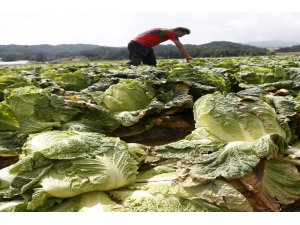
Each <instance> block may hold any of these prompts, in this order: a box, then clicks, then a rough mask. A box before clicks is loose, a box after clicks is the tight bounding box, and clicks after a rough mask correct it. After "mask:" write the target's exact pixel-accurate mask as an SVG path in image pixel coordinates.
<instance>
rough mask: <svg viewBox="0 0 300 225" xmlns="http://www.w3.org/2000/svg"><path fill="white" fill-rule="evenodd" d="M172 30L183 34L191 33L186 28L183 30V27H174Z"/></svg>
mask: <svg viewBox="0 0 300 225" xmlns="http://www.w3.org/2000/svg"><path fill="white" fill-rule="evenodd" d="M173 30H174V31H182V32H184V33H186V34H190V33H191V31H190V30H189V29H188V28H185V27H176V28H174V29H173Z"/></svg>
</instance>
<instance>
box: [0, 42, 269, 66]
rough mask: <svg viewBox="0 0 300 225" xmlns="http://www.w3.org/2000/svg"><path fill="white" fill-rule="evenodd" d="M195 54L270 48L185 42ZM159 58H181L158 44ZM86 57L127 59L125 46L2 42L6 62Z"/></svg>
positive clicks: (219, 54) (262, 51) (172, 49)
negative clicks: (8, 43)
mask: <svg viewBox="0 0 300 225" xmlns="http://www.w3.org/2000/svg"><path fill="white" fill-rule="evenodd" d="M185 46H186V48H187V50H188V51H189V53H190V54H191V56H193V57H222V56H243V55H266V54H267V53H268V50H267V49H263V48H258V47H254V46H250V45H243V44H238V43H233V42H226V41H214V42H211V43H208V44H203V45H189V44H187V45H185ZM154 51H155V53H156V55H157V57H160V58H181V57H182V55H181V53H180V52H179V51H178V49H177V48H176V46H174V45H159V46H156V47H155V48H154ZM77 56H84V57H87V58H88V59H90V60H99V59H102V60H105V59H106V60H121V59H128V50H127V48H126V47H107V46H98V45H88V44H64V45H31V46H30V45H0V58H2V60H3V61H14V60H35V61H40V62H43V61H50V60H55V59H59V58H73V57H77Z"/></svg>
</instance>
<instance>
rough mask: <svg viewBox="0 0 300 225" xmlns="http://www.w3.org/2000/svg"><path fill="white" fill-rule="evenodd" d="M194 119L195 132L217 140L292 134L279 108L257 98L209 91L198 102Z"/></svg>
mask: <svg viewBox="0 0 300 225" xmlns="http://www.w3.org/2000/svg"><path fill="white" fill-rule="evenodd" d="M194 119H195V121H196V128H197V130H196V131H195V132H196V133H197V132H199V133H201V134H202V135H203V136H205V137H207V138H210V139H214V140H220V141H226V142H230V141H254V140H256V139H258V138H260V137H262V136H264V135H267V134H272V133H275V134H278V135H280V136H282V137H283V138H288V137H287V134H286V131H285V130H284V129H283V128H282V127H281V126H280V124H279V122H278V120H277V117H276V112H275V110H274V109H273V108H272V107H271V106H270V105H268V104H267V103H265V102H263V101H262V100H259V99H257V98H250V97H248V98H246V97H244V98H241V97H238V96H237V95H235V94H232V93H229V94H228V95H226V96H224V95H222V94H220V93H215V94H208V95H205V96H203V97H201V98H200V99H198V100H197V101H196V102H195V105H194ZM287 141H288V140H287Z"/></svg>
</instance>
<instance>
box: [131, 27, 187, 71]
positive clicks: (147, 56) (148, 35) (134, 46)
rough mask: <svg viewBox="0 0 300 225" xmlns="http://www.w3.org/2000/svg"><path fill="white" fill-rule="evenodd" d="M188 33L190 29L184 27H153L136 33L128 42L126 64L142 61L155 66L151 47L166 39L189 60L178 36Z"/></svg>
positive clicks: (135, 64)
mask: <svg viewBox="0 0 300 225" xmlns="http://www.w3.org/2000/svg"><path fill="white" fill-rule="evenodd" d="M190 33H191V32H190V30H189V29H187V28H185V27H176V28H174V29H164V28H154V29H151V30H148V31H146V32H144V33H142V34H140V35H138V36H137V37H136V38H134V39H132V40H131V41H130V42H129V44H128V50H129V60H130V61H129V62H128V65H133V66H138V65H140V64H141V63H143V64H146V65H152V66H156V58H155V55H154V51H153V49H152V47H154V46H156V45H159V44H160V43H161V42H164V41H167V40H171V41H173V42H174V43H175V45H176V46H177V48H178V49H179V51H180V52H181V53H182V54H183V56H184V57H185V58H186V60H187V61H189V60H191V59H192V57H191V56H190V55H189V53H188V52H187V50H186V49H185V47H184V46H183V45H182V44H181V42H180V41H179V38H180V37H182V36H184V35H186V34H190Z"/></svg>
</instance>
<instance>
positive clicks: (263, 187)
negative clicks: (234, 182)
mask: <svg viewBox="0 0 300 225" xmlns="http://www.w3.org/2000/svg"><path fill="white" fill-rule="evenodd" d="M240 180H241V181H242V182H243V183H244V185H245V186H246V187H247V188H248V189H249V190H251V191H252V192H254V193H255V194H256V195H257V196H258V197H259V198H260V199H261V200H262V201H263V202H264V203H265V204H266V206H267V207H269V208H270V209H271V210H272V211H279V210H280V208H281V207H282V206H284V205H287V204H291V203H293V202H295V201H296V200H299V199H300V189H299V187H300V174H299V172H298V170H297V168H296V167H295V166H294V165H293V164H291V163H289V162H288V161H287V160H286V159H285V158H280V159H278V160H267V161H264V162H263V164H262V165H261V166H260V167H258V169H257V170H256V171H255V172H254V173H250V174H248V175H247V176H245V177H242V178H241V179H240Z"/></svg>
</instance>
